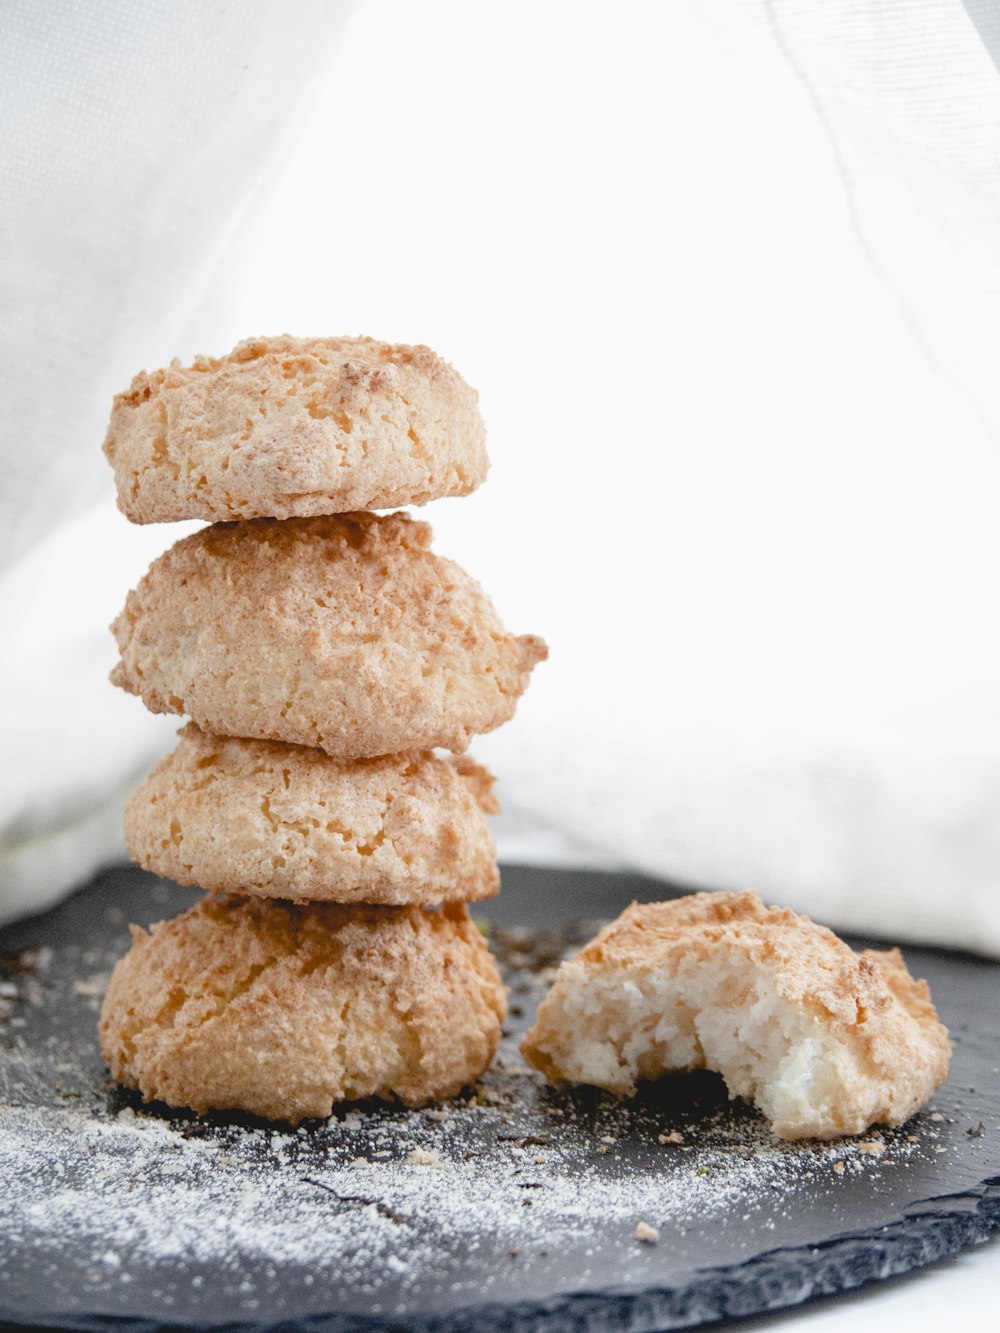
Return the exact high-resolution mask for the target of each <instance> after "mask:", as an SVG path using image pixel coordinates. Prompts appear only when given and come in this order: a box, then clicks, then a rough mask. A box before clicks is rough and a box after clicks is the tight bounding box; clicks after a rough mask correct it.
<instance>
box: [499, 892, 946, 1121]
mask: <svg viewBox="0 0 1000 1333" xmlns="http://www.w3.org/2000/svg"><path fill="white" fill-rule="evenodd" d="M521 1050H522V1052H523V1053H524V1056H525V1058H526V1059H527V1060H528V1062H529V1063H530V1064H532V1065H534V1066H535V1067H536V1068H538V1069H540V1070H541V1071H542V1072H543V1073H544V1074H545V1075H546V1077H547V1078H549V1079H551V1080H553V1081H561V1080H566V1081H571V1082H578V1083H589V1084H594V1085H596V1086H597V1087H600V1088H605V1089H607V1090H608V1091H609V1092H614V1093H617V1094H619V1095H621V1096H630V1095H631V1094H632V1093H634V1092H635V1089H636V1083H637V1081H638V1080H639V1079H649V1078H656V1077H657V1076H658V1075H661V1074H664V1073H668V1072H675V1071H683V1070H691V1069H701V1068H706V1069H711V1070H714V1071H715V1072H716V1073H719V1074H721V1075H722V1077H723V1078H724V1080H725V1083H726V1087H727V1088H728V1090H729V1094H730V1096H731V1097H743V1098H745V1099H746V1100H747V1101H750V1102H753V1103H754V1104H755V1105H756V1106H757V1107H758V1108H759V1109H760V1110H761V1111H762V1112H763V1114H764V1115H765V1116H766V1117H767V1119H768V1120H769V1121H770V1122H771V1126H772V1129H773V1130H774V1132H775V1134H777V1135H778V1136H779V1137H780V1138H784V1139H803V1138H819V1139H830V1138H836V1137H838V1136H840V1135H843V1134H860V1133H862V1132H863V1131H864V1130H866V1129H867V1128H868V1127H869V1126H870V1125H872V1124H876V1123H877V1124H884V1125H898V1124H901V1123H902V1122H903V1121H905V1120H907V1119H908V1118H909V1117H910V1116H911V1115H913V1113H914V1112H915V1111H916V1110H918V1108H919V1107H921V1106H922V1105H923V1104H924V1103H925V1102H926V1101H927V1100H928V1098H929V1097H930V1096H931V1095H932V1094H933V1093H934V1092H935V1091H936V1089H937V1088H938V1087H940V1085H941V1084H942V1083H943V1082H944V1080H945V1078H946V1077H947V1074H948V1066H949V1062H950V1058H951V1046H950V1043H949V1041H948V1034H947V1031H946V1030H945V1028H944V1027H943V1026H942V1025H941V1023H940V1022H938V1018H937V1014H936V1012H935V1010H934V1006H933V1004H932V1003H931V1000H930V994H929V992H928V989H927V984H926V982H923V981H915V980H914V979H913V978H912V977H911V976H910V974H909V972H908V971H907V970H906V966H905V964H904V963H903V959H902V956H901V955H900V953H899V950H898V949H892V950H889V951H888V952H885V953H881V952H876V951H874V950H871V949H868V950H865V952H864V953H862V954H860V955H858V954H856V953H854V951H853V950H852V949H851V948H849V946H848V945H846V944H845V943H844V942H843V941H842V940H840V939H838V938H837V936H836V935H834V934H833V932H832V931H830V930H827V929H826V928H825V927H823V926H817V925H815V924H814V923H813V922H812V921H810V920H809V918H808V917H804V916H799V915H797V914H796V913H794V912H791V911H789V910H787V909H783V908H777V907H770V908H767V907H764V905H763V904H762V903H761V901H760V899H759V898H758V897H757V896H756V895H755V894H752V893H738V894H735V893H698V894H693V895H691V896H689V897H685V898H678V899H675V900H673V901H671V902H664V903H644V904H636V903H633V905H632V906H631V907H629V908H628V909H627V910H626V911H625V912H623V913H622V915H621V916H620V917H619V918H618V919H617V920H616V921H613V922H612V923H611V924H610V925H609V926H606V927H605V928H604V929H603V930H602V931H601V932H600V933H599V934H598V935H597V936H596V937H595V938H594V939H593V940H592V941H591V942H590V944H588V945H587V946H586V947H585V948H584V949H583V950H581V952H580V953H578V954H577V955H576V957H575V958H573V959H571V960H569V961H568V962H565V963H563V964H562V966H561V967H560V969H559V971H558V973H557V975H556V979H555V982H554V983H553V985H552V988H551V990H550V991H549V993H548V994H547V995H546V997H545V999H544V1000H543V1002H542V1004H541V1006H540V1007H539V1010H538V1015H537V1018H536V1021H535V1025H534V1027H533V1028H532V1029H531V1031H530V1032H529V1033H528V1035H527V1036H526V1037H525V1039H524V1042H523V1044H522V1047H521Z"/></svg>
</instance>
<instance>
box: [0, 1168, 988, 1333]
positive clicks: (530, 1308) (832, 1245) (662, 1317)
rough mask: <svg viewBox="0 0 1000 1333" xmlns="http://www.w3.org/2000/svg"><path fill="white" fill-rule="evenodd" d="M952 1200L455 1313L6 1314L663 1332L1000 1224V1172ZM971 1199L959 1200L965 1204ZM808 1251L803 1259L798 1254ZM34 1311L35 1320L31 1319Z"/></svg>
mask: <svg viewBox="0 0 1000 1333" xmlns="http://www.w3.org/2000/svg"><path fill="white" fill-rule="evenodd" d="M930 1202H933V1203H934V1204H936V1205H947V1204H949V1203H950V1204H951V1205H952V1206H953V1209H954V1211H949V1210H948V1208H947V1207H946V1206H945V1207H935V1208H932V1209H925V1208H923V1207H921V1208H920V1210H919V1212H917V1213H916V1214H915V1215H914V1214H912V1213H908V1214H907V1216H906V1217H904V1218H903V1219H902V1220H901V1221H897V1222H890V1223H888V1224H887V1225H886V1227H885V1230H884V1232H883V1233H882V1234H881V1236H880V1237H879V1239H878V1241H875V1240H874V1239H873V1237H872V1236H870V1235H866V1236H855V1235H845V1236H840V1237H837V1238H836V1239H834V1240H828V1241H825V1242H823V1243H821V1244H818V1245H804V1246H802V1247H801V1248H800V1249H792V1248H789V1247H787V1246H786V1247H783V1248H782V1249H779V1250H771V1251H769V1252H768V1253H766V1254H761V1255H758V1256H756V1257H755V1258H753V1259H751V1260H748V1262H747V1263H746V1264H735V1265H732V1266H730V1267H728V1268H717V1269H706V1270H705V1272H704V1274H703V1275H702V1276H700V1277H699V1278H697V1279H696V1280H695V1281H693V1282H689V1283H685V1284H684V1285H683V1286H680V1287H646V1288H643V1289H642V1290H638V1291H633V1290H629V1291H621V1290H616V1289H614V1288H610V1289H606V1290H604V1291H590V1292H582V1293H581V1292H567V1293H563V1294H561V1295H559V1296H554V1297H551V1298H549V1299H547V1300H544V1301H528V1302H524V1303H523V1304H520V1305H509V1304H506V1305H499V1304H489V1305H479V1306H465V1307H463V1308H461V1309H457V1310H453V1311H451V1312H450V1313H448V1314H447V1315H430V1316H426V1315H417V1316H414V1317H406V1316H403V1317H401V1318H397V1319H392V1318H367V1317H365V1316H361V1315H341V1314H338V1315H310V1316H306V1317H303V1318H301V1319H284V1320H280V1321H277V1322H273V1321H269V1322H264V1323H254V1322H251V1321H246V1320H237V1321H234V1322H233V1323H228V1324H219V1323H206V1324H192V1323H188V1322H184V1323H171V1322H170V1320H169V1319H167V1320H152V1319H150V1320H146V1319H129V1318H122V1317H119V1316H114V1315H108V1316H104V1315H73V1316H69V1317H67V1316H60V1315H57V1314H49V1313H47V1312H45V1311H42V1310H32V1311H24V1310H21V1311H14V1310H8V1309H5V1308H4V1307H3V1306H2V1304H0V1323H2V1324H5V1325H7V1326H11V1327H29V1326H33V1327H39V1326H44V1327H47V1328H60V1329H70V1330H76V1331H78V1333H156V1330H159V1329H178V1328H184V1329H188V1330H190V1331H191V1333H208V1331H209V1330H211V1333H376V1330H386V1331H388V1330H392V1331H393V1333H590V1331H591V1330H597V1329H605V1328H607V1327H608V1326H609V1324H611V1325H613V1327H614V1328H615V1329H616V1330H620V1333H659V1331H660V1330H666V1329H675V1328H691V1327H694V1326H696V1325H699V1324H706V1323H710V1322H714V1321H716V1320H720V1319H731V1318H739V1317H743V1316H747V1315H756V1314H765V1313H768V1312H770V1311H776V1310H781V1309H785V1308H788V1307H789V1306H795V1305H801V1304H803V1303H804V1302H806V1301H809V1300H813V1299H815V1298H818V1297H823V1296H833V1295H836V1294H838V1293H840V1292H845V1291H852V1290H854V1289H856V1288H858V1287H861V1286H864V1285H865V1283H868V1282H873V1281H875V1280H877V1279H884V1278H889V1277H899V1276H902V1275H903V1274H904V1273H909V1272H912V1271H913V1270H914V1269H917V1268H922V1267H924V1266H926V1265H927V1264H932V1263H935V1262H937V1261H938V1260H940V1259H945V1258H947V1257H948V1256H950V1255H954V1254H958V1253H959V1252H960V1251H962V1250H966V1249H969V1248H970V1247H972V1246H974V1245H979V1244H982V1243H983V1242H984V1241H987V1240H989V1239H990V1238H991V1237H992V1236H994V1235H995V1234H996V1233H997V1232H1000V1176H998V1177H992V1178H990V1179H989V1180H986V1181H984V1182H983V1183H982V1185H980V1186H979V1187H978V1188H974V1189H970V1190H966V1191H963V1192H962V1193H959V1194H950V1195H947V1196H943V1197H942V1198H940V1199H935V1200H933V1201H930ZM960 1204H961V1205H970V1206H971V1207H967V1208H964V1209H961V1210H959V1209H958V1208H957V1207H956V1205H960ZM799 1254H801V1258H799V1259H796V1257H795V1256H796V1255H799ZM26 1320H28V1321H30V1325H29V1324H26V1323H25V1321H26Z"/></svg>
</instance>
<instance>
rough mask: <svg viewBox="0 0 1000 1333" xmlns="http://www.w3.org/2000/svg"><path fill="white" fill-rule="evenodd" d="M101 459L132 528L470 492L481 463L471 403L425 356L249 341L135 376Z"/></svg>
mask: <svg viewBox="0 0 1000 1333" xmlns="http://www.w3.org/2000/svg"><path fill="white" fill-rule="evenodd" d="M104 452H105V454H106V456H107V458H108V461H109V462H110V463H111V465H112V467H113V468H114V472H115V484H116V486H117V489H118V506H119V508H120V509H121V510H122V512H123V513H124V514H125V515H126V516H127V517H128V518H130V519H131V520H132V522H133V523H164V522H170V521H172V520H175V519H185V518H188V519H190V518H195V519H198V518H200V519H207V520H208V521H209V522H214V521H216V520H219V519H248V518H292V517H307V516H309V515H313V514H337V513H346V512H348V511H350V510H355V509H392V508H395V507H396V506H398V505H407V504H423V503H424V502H425V501H426V500H432V499H435V498H436V497H438V496H443V495H467V494H468V493H469V492H470V491H472V490H474V489H475V488H476V487H477V486H478V485H479V484H480V483H481V482H482V481H483V480H484V479H485V477H486V471H487V468H488V466H489V464H488V461H487V457H486V448H485V430H484V427H483V422H482V418H481V416H480V415H479V406H478V396H477V394H476V392H475V390H474V389H471V388H470V387H469V385H468V384H466V382H465V381H464V380H463V379H462V377H461V376H460V375H459V374H458V373H457V372H456V371H455V370H453V369H452V367H451V366H450V365H448V363H447V362H446V361H442V359H441V358H440V357H439V356H436V355H435V353H434V352H432V351H431V350H430V348H429V347H407V346H393V345H391V344H389V343H383V342H377V341H376V340H375V339H373V338H292V337H288V336H287V335H286V336H284V337H278V338H251V339H249V340H247V341H246V342H242V343H240V345H239V346H238V347H237V348H235V350H234V351H232V352H231V353H230V354H229V355H228V356H224V357H221V358H220V359H218V360H216V359H213V358H211V357H198V358H197V360H195V362H194V363H193V364H192V365H190V366H182V365H181V364H180V362H178V361H175V362H174V363H173V364H172V365H170V366H169V367H168V368H167V369H166V370H157V371H155V372H154V373H153V374H146V372H145V371H143V372H142V373H140V374H139V375H137V376H136V377H135V379H134V380H133V381H132V384H131V386H130V387H129V389H128V390H127V391H126V392H125V393H121V394H119V395H118V396H117V397H116V398H115V401H114V406H113V408H112V412H111V422H110V425H109V427H108V433H107V437H106V439H105V441H104Z"/></svg>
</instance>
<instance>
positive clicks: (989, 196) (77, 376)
mask: <svg viewBox="0 0 1000 1333" xmlns="http://www.w3.org/2000/svg"><path fill="white" fill-rule="evenodd" d="M136 13H137V11H136V10H135V8H134V6H132V5H128V4H125V3H124V0H94V2H93V3H90V4H88V5H77V4H72V3H68V0H56V3H53V4H50V5H47V6H44V7H39V6H36V5H31V4H29V3H27V0H13V3H9V4H8V5H6V6H5V7H4V10H3V13H2V15H0V30H2V32H3V41H2V43H0V140H2V155H3V160H4V162H5V164H6V172H5V187H4V190H3V192H2V194H0V219H2V227H3V237H4V245H3V250H2V256H3V260H2V265H0V339H2V356H0V380H2V390H3V399H2V401H3V407H4V430H3V432H2V438H0V477H2V479H3V480H2V488H0V520H2V521H0V615H2V622H0V623H2V625H3V644H4V648H3V658H2V672H3V684H4V687H5V688H4V689H3V690H2V691H0V735H2V737H3V747H4V748H3V759H4V763H3V765H2V766H0V918H3V917H10V916H14V915H17V914H21V913H26V912H30V911H33V910H37V909H39V908H41V907H43V906H45V905H46V904H48V903H50V902H52V901H54V900H56V899H57V898H58V897H59V896H61V895H63V894H65V893H67V892H69V891H71V890H72V889H73V888H74V887H75V886H77V885H79V884H80V883H82V882H85V881H86V880H87V878H88V877H89V876H90V875H91V874H92V873H93V872H94V871H95V869H97V868H99V867H100V866H102V865H107V864H111V863H113V862H115V861H116V860H120V859H122V857H123V855H124V852H123V848H122V844H121V822H120V821H121V805H122V802H123V800H124V799H125V795H126V794H127V792H128V791H129V790H130V789H131V787H132V786H133V785H134V783H135V782H136V781H137V780H138V778H139V777H140V776H141V775H142V774H143V773H144V772H145V771H146V770H147V769H148V768H149V767H150V765H151V763H152V762H153V761H154V759H155V758H156V757H157V756H158V755H159V754H162V753H163V752H164V751H165V749H166V748H167V747H169V745H170V744H171V740H172V735H173V731H174V730H175V728H176V726H177V725H179V719H164V718H154V717H151V716H149V715H147V714H145V712H144V710H143V709H142V707H141V705H140V704H139V703H138V702H137V701H136V700H134V699H131V698H128V697H126V696H125V695H123V694H121V693H120V692H118V691H115V690H113V689H112V688H111V686H110V685H108V684H107V681H106V676H107V672H108V670H109V669H110V667H111V665H112V664H113V661H114V646H113V643H112V641H111V639H110V636H109V635H108V633H107V629H106V626H107V624H108V622H109V621H110V620H111V618H112V617H113V616H114V614H115V613H116V611H117V610H118V609H119V607H120V605H121V603H122V601H123V600H124V596H125V593H126V591H127V589H128V587H129V586H131V584H132V583H133V582H134V581H135V580H136V579H137V578H138V577H139V575H140V574H141V573H142V570H143V568H144V567H145V564H146V563H148V561H149V560H150V559H151V558H152V557H153V556H154V555H155V554H157V553H158V552H159V551H160V550H162V549H163V548H164V547H166V546H167V545H168V544H169V543H170V542H171V541H173V540H175V539H176V537H177V536H178V535H180V533H181V532H182V531H183V530H185V529H184V528H183V526H182V525H176V526H174V527H169V528H168V527H152V528H146V529H132V528H130V527H129V525H128V524H127V523H126V522H125V520H124V519H123V518H122V517H121V516H120V515H118V514H117V513H116V512H115V511H114V508H113V504H112V502H111V498H110V497H111V494H112V482H111V475H110V471H109V470H108V469H107V467H106V464H105V463H104V460H103V459H102V457H101V454H100V444H101V440H102V437H103V432H104V427H105V423H106V418H107V413H108V409H109V406H110V400H111V396H112V394H113V393H114V392H115V391H116V390H118V389H121V388H123V387H124V386H125V385H127V383H128V381H129V379H130V377H131V376H132V374H133V373H134V372H135V371H137V370H138V369H140V367H146V368H150V369H151V368H153V367H155V366H157V365H160V364H163V363H165V362H166V361H168V360H169V359H170V358H171V357H173V356H175V355H177V356H181V357H182V358H185V359H187V358H189V357H190V356H192V355H193V354H194V353H196V352H209V353H221V352H223V351H226V350H228V348H229V347H230V346H232V344H233V343H234V342H236V341H237V340H238V339H240V338H242V337H244V336H248V335H252V334H259V333H265V332H281V331H285V330H288V331H292V332H297V333H357V332H366V333H371V334H374V335H375V336H378V337H385V338H390V339H394V340H405V341H426V342H428V343H430V344H431V345H433V346H435V348H436V349H437V350H439V351H441V352H442V353H443V354H444V355H445V356H447V357H448V358H449V359H450V360H452V361H453V362H454V363H455V364H456V365H457V366H458V368H459V369H460V370H461V371H462V372H463V373H464V374H465V375H466V377H467V378H468V379H469V380H470V381H471V382H472V383H474V384H476V385H477V386H478V387H479V388H480V390H481V393H482V405H483V411H484V415H485V417H486V420H487V425H488V428H489V444H490V450H491V456H492V458H493V463H494V466H493V470H492V473H491V477H490V480H489V481H488V483H487V484H486V486H485V487H484V488H483V489H482V490H481V491H480V492H478V493H477V495H476V496H474V497H470V498H469V499H466V500H462V501H446V502H441V503H439V504H436V505H432V506H429V507H428V508H427V509H426V510H425V511H423V514H422V515H421V516H424V517H427V518H428V519H429V520H430V521H431V522H432V523H433V524H434V527H435V529H436V534H437V536H436V542H437V549H439V550H441V551H442V552H443V553H444V554H447V555H450V556H453V557H454V558H456V559H458V560H459V561H460V562H461V563H462V564H463V565H465V566H466V567H467V568H468V569H469V570H470V572H472V573H473V574H475V575H476V576H477V577H479V578H480V579H481V580H482V582H483V584H484V585H485V586H486V587H487V589H488V590H489V591H490V592H491V593H492V594H493V595H494V597H495V600H496V602H497V604H498V607H499V609H500V611H501V613H502V615H503V617H504V619H505V620H506V621H507V623H508V624H509V625H510V626H511V628H512V629H515V630H517V631H519V632H520V631H531V632H536V633H541V634H543V635H544V636H545V637H546V638H547V639H548V640H549V642H550V646H551V650H552V656H551V660H550V661H549V662H548V663H547V664H545V665H543V666H541V667H540V668H539V669H538V670H537V672H536V673H535V679H534V681H533V683H532V685H531V687H530V689H529V691H528V693H527V695H526V696H525V698H524V700H523V701H522V705H521V707H520V709H519V712H518V715H517V716H516V718H515V719H514V721H513V722H512V723H511V724H510V725H509V726H507V727H504V728H503V729H501V730H500V731H498V732H496V733H494V734H492V735H490V736H488V737H483V738H481V740H479V741H477V742H476V743H475V744H474V746H473V752H474V753H475V754H476V755H477V756H478V757H480V758H482V759H483V760H484V761H485V762H487V763H488V764H489V765H490V766H491V767H493V768H494V769H495V770H496V771H497V773H498V774H499V776H500V779H501V782H500V787H499V793H500V796H501V799H502V801H503V803H504V807H505V813H504V815H502V816H501V817H500V819H499V821H498V824H497V832H498V841H499V846H500V851H501V855H502V856H503V857H505V858H507V859H508V860H526V861H534V862H547V863H554V864H561V865H568V866H607V867H629V868H633V869H640V870H643V871H646V872H648V873H650V874H651V875H654V876H659V877H662V878H665V879H668V880H671V881H673V882H675V883H680V884H683V885H688V886H691V887H711V888H743V887H753V888H756V889H758V890H759V891H760V892H761V893H762V894H763V895H764V896H765V897H767V898H768V899H770V900H772V901H778V902H782V903H788V904H789V905H791V906H794V907H796V908H799V909H802V910H806V911H809V912H811V913H812V914H813V915H814V916H816V917H817V918H818V919H821V920H825V921H828V922H829V923H831V924H833V925H836V926H839V927H842V928H848V929H853V930H857V931H865V932H869V933H873V934H876V935H879V936H882V937H885V938H888V939H898V940H902V941H904V942H905V941H906V940H919V941H932V942H937V943H940V944H946V945H953V946H958V947H965V948H972V949H977V950H981V951H984V952H988V953H992V954H995V955H1000V817H998V814H997V811H998V809H1000V685H998V682H1000V633H998V630H997V628H996V622H997V613H996V602H997V594H996V587H997V582H998V578H1000V524H998V523H997V521H996V515H997V512H998V502H1000V449H998V444H1000V377H998V376H997V374H996V366H997V365H998V364H1000V300H998V297H997V293H998V290H1000V156H998V154H997V144H998V143H1000V74H998V72H997V68H996V65H995V64H994V61H993V59H992V58H991V55H990V49H991V47H992V49H993V50H994V51H996V50H997V49H998V48H1000V42H998V36H1000V34H998V31H997V29H998V25H997V22H996V20H995V19H994V18H993V14H992V12H991V10H990V9H989V7H988V6H986V5H983V4H974V3H972V0H970V3H969V4H968V6H963V5H962V4H961V3H958V0H908V3H905V4H902V3H894V4H885V3H882V2H881V0H851V3H848V4H833V5H831V4H828V3H823V0H760V3H746V2H745V0H719V3H713V4H711V5H706V4H703V3H701V2H700V0H675V2H674V3H672V4H670V5H663V4H659V3H653V2H652V0H650V2H649V3H639V2H638V0H636V2H635V3H626V4H622V5H616V6H613V7H608V6H605V5H602V4H596V3H593V4H588V3H583V4H579V3H569V0H551V2H550V3H547V4H546V5H544V6H538V5H533V4H530V3H528V0H520V2H515V3H509V4H503V5H500V4H486V5H482V6H473V7H469V6H467V5H462V4H459V3H457V0H451V2H450V3H443V2H442V0H433V2H432V3H428V4H422V5H419V6H413V5H407V4H405V3H402V2H401V0H397V2H396V3H390V2H389V0H366V2H364V3H360V4H358V5H356V6H349V5H347V4H331V3H320V2H319V0H291V3H289V4H286V5H281V6H274V5H268V4H265V3H264V2H263V0H234V2H233V3H231V4H228V5H226V6H223V7H218V6H203V5H198V4H195V3H193V0H154V2H153V3H150V4H148V5H146V6H144V7H143V9H142V17H141V21H139V20H138V19H137V17H136Z"/></svg>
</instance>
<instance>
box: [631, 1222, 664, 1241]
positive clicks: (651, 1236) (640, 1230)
mask: <svg viewBox="0 0 1000 1333" xmlns="http://www.w3.org/2000/svg"><path fill="white" fill-rule="evenodd" d="M634 1235H635V1238H636V1240H643V1241H645V1242H646V1244H647V1245H655V1244H656V1242H657V1241H658V1240H659V1239H660V1233H659V1231H658V1229H657V1228H656V1227H651V1226H650V1225H649V1223H648V1222H640V1223H639V1225H638V1226H637V1227H636V1229H635V1232H634Z"/></svg>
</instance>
